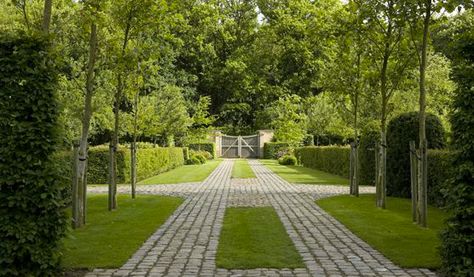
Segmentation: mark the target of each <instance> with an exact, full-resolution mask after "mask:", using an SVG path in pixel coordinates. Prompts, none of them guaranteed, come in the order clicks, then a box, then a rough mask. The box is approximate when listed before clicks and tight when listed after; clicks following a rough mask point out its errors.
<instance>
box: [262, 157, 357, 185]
mask: <svg viewBox="0 0 474 277" xmlns="http://www.w3.org/2000/svg"><path fill="white" fill-rule="evenodd" d="M260 162H261V163H263V164H264V165H265V166H267V167H268V168H269V169H270V170H271V171H273V172H274V173H276V174H278V175H279V176H280V177H281V178H283V179H285V180H286V181H287V182H289V183H294V184H320V185H348V184H349V180H348V179H346V178H343V177H340V176H337V175H334V174H330V173H327V172H324V171H320V170H316V169H312V168H306V167H302V166H295V165H280V164H278V161H276V160H260Z"/></svg>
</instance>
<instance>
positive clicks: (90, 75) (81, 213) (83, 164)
mask: <svg viewBox="0 0 474 277" xmlns="http://www.w3.org/2000/svg"><path fill="white" fill-rule="evenodd" d="M96 59H97V26H96V25H95V23H92V24H91V35H90V39H89V62H88V64H87V73H86V95H85V98H84V114H83V116H82V133H81V139H80V141H79V151H78V160H77V168H76V176H77V190H76V191H75V193H76V195H74V196H73V197H75V199H76V201H77V211H76V215H77V217H75V218H73V221H74V224H73V226H74V227H75V228H78V227H81V226H82V225H84V224H85V201H84V199H86V195H85V192H86V186H87V184H86V182H87V179H86V169H87V146H88V143H87V138H88V136H89V126H90V120H91V117H92V95H93V92H94V79H95V75H94V68H95V63H96ZM83 194H84V195H83Z"/></svg>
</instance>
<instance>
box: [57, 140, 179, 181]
mask: <svg viewBox="0 0 474 277" xmlns="http://www.w3.org/2000/svg"><path fill="white" fill-rule="evenodd" d="M88 157H89V158H88V164H87V166H88V168H87V182H88V183H89V184H106V183H107V182H108V177H109V176H108V174H109V146H104V145H101V146H95V147H91V148H90V149H89V151H88ZM55 161H56V164H57V165H58V167H59V170H60V171H61V173H62V176H67V177H68V180H70V178H71V176H72V153H71V152H70V151H64V152H60V153H57V154H56V155H55ZM130 161H131V153H130V149H128V148H125V147H120V148H119V150H118V151H117V182H118V183H127V182H130ZM183 164H184V155H183V149H182V148H178V147H166V148H164V147H156V148H145V149H138V151H137V177H138V178H137V179H138V180H143V179H146V178H149V177H151V176H154V175H157V174H159V173H162V172H165V171H168V170H171V169H173V168H175V167H178V166H181V165H183Z"/></svg>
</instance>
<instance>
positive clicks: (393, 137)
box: [387, 112, 446, 198]
mask: <svg viewBox="0 0 474 277" xmlns="http://www.w3.org/2000/svg"><path fill="white" fill-rule="evenodd" d="M418 120H419V119H418V112H411V113H405V114H401V115H399V116H397V117H395V118H394V119H392V120H391V121H390V122H389V124H388V128H387V145H388V148H387V195H391V196H397V197H405V198H409V197H410V194H411V189H410V147H409V143H410V141H411V140H414V141H416V145H418V143H419V142H418ZM426 137H427V139H428V148H429V149H441V148H444V146H445V145H446V141H445V132H444V128H443V125H442V124H441V121H440V120H439V119H438V117H436V116H435V115H432V114H427V115H426ZM428 170H430V169H428Z"/></svg>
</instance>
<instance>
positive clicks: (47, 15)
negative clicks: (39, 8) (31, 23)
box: [41, 0, 53, 33]
mask: <svg viewBox="0 0 474 277" xmlns="http://www.w3.org/2000/svg"><path fill="white" fill-rule="evenodd" d="M52 9H53V0H45V1H44V10H43V22H42V24H41V28H42V30H43V32H45V33H49V25H50V23H51V11H52Z"/></svg>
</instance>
